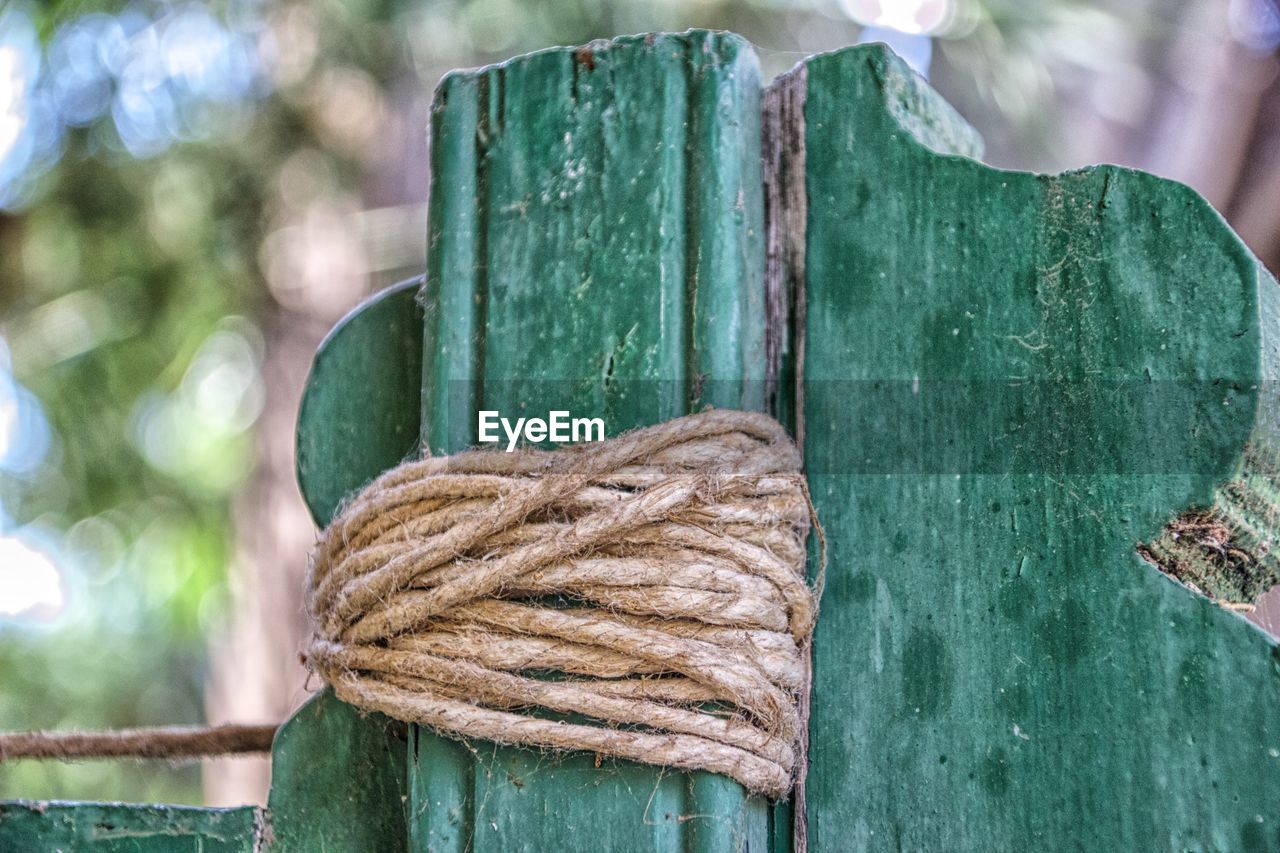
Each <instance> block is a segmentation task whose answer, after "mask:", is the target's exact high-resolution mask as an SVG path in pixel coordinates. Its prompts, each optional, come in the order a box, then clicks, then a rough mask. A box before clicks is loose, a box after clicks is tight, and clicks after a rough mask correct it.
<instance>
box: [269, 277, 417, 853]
mask: <svg viewBox="0 0 1280 853" xmlns="http://www.w3.org/2000/svg"><path fill="white" fill-rule="evenodd" d="M420 285H421V279H420V278H419V279H415V280H412V281H407V282H402V283H401V284H397V285H394V286H392V287H390V288H387V289H386V290H384V291H382V292H381V293H378V294H376V295H375V296H373V297H371V298H370V299H368V300H367V301H366V302H364V303H363V304H361V305H360V306H358V307H357V308H356V309H355V310H353V311H352V312H351V313H350V314H348V315H347V317H345V318H344V319H343V320H341V321H340V322H339V323H338V324H337V325H336V326H335V327H334V329H333V330H332V331H331V332H330V333H329V335H328V336H327V337H326V338H325V340H324V342H323V343H322V344H321V345H320V348H319V350H318V351H317V353H316V357H315V360H314V362H313V364H312V367H311V373H310V375H309V376H308V379H307V387H306V390H305V391H304V393H303V397H302V404H301V407H300V411H299V415H298V483H299V485H300V487H301V489H302V493H303V497H304V498H305V499H306V501H307V505H308V507H309V508H310V510H311V514H312V517H313V518H314V519H315V521H316V525H317V526H319V527H323V526H325V525H326V524H328V523H329V520H330V519H331V518H332V517H333V515H334V514H335V513H336V512H337V509H338V506H339V504H340V502H341V501H342V499H343V498H344V497H346V496H347V495H349V494H351V493H352V492H354V491H356V490H358V489H359V488H360V487H361V486H363V485H364V484H365V483H366V482H368V481H369V480H370V479H372V478H373V477H374V476H376V475H377V474H379V473H381V472H382V471H384V470H386V469H387V468H390V467H392V466H394V465H396V464H398V463H399V462H400V461H402V460H403V459H404V458H405V457H407V456H410V455H412V454H413V453H414V452H415V451H416V448H417V444H418V422H419V421H418V419H419V415H418V410H419V393H420V388H421V377H422V363H421V341H422V310H421V307H420V306H419V305H418V303H417V299H416V297H417V294H418V290H419V287H420ZM404 728H405V727H404V726H403V725H402V724H397V723H394V722H392V721H390V720H388V719H387V718H386V717H383V716H382V715H380V714H364V713H361V712H360V711H358V710H357V709H355V708H352V707H351V706H349V705H346V704H344V703H343V702H340V701H338V700H337V699H336V698H334V696H333V694H332V692H331V691H329V690H325V691H323V692H322V693H320V694H318V695H316V696H314V697H312V698H311V699H310V700H309V701H308V702H307V704H306V705H304V706H303V707H302V708H301V709H299V710H298V711H297V712H296V713H295V714H294V715H293V716H292V717H291V718H290V719H289V721H288V722H287V723H286V724H285V725H284V727H283V728H281V730H280V732H279V733H278V734H277V735H276V742H275V745H274V747H273V750H272V782H271V793H270V797H269V800H268V808H269V811H268V821H267V827H268V828H267V829H266V831H264V833H263V848H264V849H270V850H276V851H281V853H286V851H299V852H300V853H304V851H311V850H320V849H328V850H387V851H396V850H403V849H405V844H406V839H407V829H406V823H405V816H404V814H405V813H404V799H403V798H404V796H405V765H404V754H405V732H404Z"/></svg>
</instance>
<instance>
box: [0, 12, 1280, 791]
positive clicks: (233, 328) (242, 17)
mask: <svg viewBox="0 0 1280 853" xmlns="http://www.w3.org/2000/svg"><path fill="white" fill-rule="evenodd" d="M1277 2H1280V0H1161V2H1155V0H1111V2H1073V0H631V2H621V1H620V0H619V2H610V0H445V2H437V0H316V2H306V3H304V2H283V0H208V2H202V0H188V1H187V2H134V3H115V2H103V1H102V0H61V2H57V1H55V2H49V0H45V2H42V3H39V4H36V3H34V2H32V3H24V2H22V0H16V2H15V0H0V728H2V729H29V728H59V729H69V728H100V727H109V726H128V725H146V724H174V723H197V722H202V721H206V720H207V721H209V722H224V721H237V722H269V721H277V720H281V719H283V718H284V717H285V716H286V715H287V714H288V713H289V712H290V710H291V709H292V708H294V707H295V706H296V705H297V704H298V703H299V702H301V701H303V700H304V699H305V698H306V697H307V696H308V695H309V692H308V685H306V684H305V674H304V672H303V670H302V668H301V667H300V665H299V663H298V658H297V649H298V647H299V637H300V636H301V632H302V616H301V612H300V610H299V605H298V601H299V595H298V591H299V589H300V588H301V578H302V574H303V572H304V570H305V563H306V555H307V552H308V550H309V548H310V546H311V545H312V543H313V542H314V537H315V534H314V530H313V528H312V525H311V522H310V520H309V518H308V516H307V514H306V511H305V510H304V508H303V504H302V501H301V498H300V497H299V495H298V492H297V488H296V486H295V484H294V476H293V456H292V452H293V425H294V419H295V416H296V412H297V404H298V399H299V395H300V393H301V388H302V383H303V380H304V377H305V375H306V371H307V369H308V365H309V360H310V357H311V354H312V352H313V351H314V349H315V346H316V344H317V343H318V342H319V340H320V338H321V337H322V336H323V335H324V333H325V332H326V331H327V330H328V328H329V327H330V326H331V325H332V323H333V322H334V321H335V320H336V319H338V317H340V316H341V315H342V314H343V313H344V312H345V311H347V310H348V309H349V308H351V307H352V306H353V305H354V304H355V303H356V302H357V301H358V300H359V299H360V298H361V297H363V296H365V295H366V294H368V293H370V292H372V291H374V290H376V289H378V288H381V287H383V286H385V285H387V284H389V283H391V282H393V281H396V280H398V279H401V278H406V277H408V276H410V275H413V274H416V273H417V272H419V271H420V270H421V269H422V267H423V264H424V252H425V233H426V215H425V202H426V197H427V191H428V186H427V184H428V166H427V164H428V160H427V145H428V140H427V134H426V127H427V110H428V105H429V101H430V97H431V91H432V88H433V86H434V85H435V83H436V81H437V80H438V79H439V77H440V75H441V74H443V73H444V72H446V71H448V70H449V69H451V68H455V67H463V66H474V65H479V64H482V63H487V62H491V61H497V60H501V59H505V58H507V57H509V56H511V55H513V54H516V53H520V52H524V51H528V50H533V49H536V48H541V47H547V46H550V45H555V44H572V43H578V42H584V41H588V40H590V39H593V38H600V37H608V36H612V35H617V34H622V33H631V32H642V31H652V30H682V29H685V28H688V27H713V28H720V29H731V30H734V31H736V32H738V33H741V34H742V35H744V36H745V37H747V38H748V39H749V40H751V41H752V42H753V43H755V44H756V45H757V46H758V52H759V53H760V56H761V59H762V62H763V64H764V71H765V74H766V77H771V76H772V75H774V74H777V73H779V72H781V71H784V70H786V69H787V68H788V67H790V66H791V65H793V64H795V63H796V62H797V61H799V60H800V59H801V58H802V57H803V56H805V55H806V54H809V53H813V52H818V51H824V50H830V49H832V48H836V47H841V46H843V45H847V44H851V43H854V42H857V41H888V42H890V43H891V44H892V45H893V46H894V47H895V48H897V49H898V51H899V52H900V53H901V54H903V55H904V56H905V57H907V58H908V59H909V61H910V62H911V63H912V64H913V65H914V66H915V67H916V68H917V69H918V70H919V71H920V72H921V73H924V74H926V75H928V76H929V78H930V79H931V81H932V82H933V84H934V85H935V86H936V87H937V88H939V89H940V90H941V91H942V92H943V93H944V94H945V95H946V96H947V97H948V98H949V99H950V100H951V101H952V103H954V104H955V105H956V106H957V107H958V108H959V110H960V111H961V113H963V114H964V115H965V116H966V117H967V118H968V119H969V120H970V121H971V122H972V123H973V124H974V125H976V126H977V127H978V129H979V130H980V131H981V132H982V133H983V135H984V136H985V137H986V140H987V145H988V155H987V159H988V160H989V161H990V162H992V163H994V164H996V165H1000V166H1007V167H1015V168H1026V169H1034V170H1038V171H1058V170H1061V169H1065V168H1072V167H1076V166H1080V165H1084V164H1088V163H1093V162H1097V161H1112V162H1118V163H1122V164H1127V165H1133V166H1137V167H1141V168H1143V169H1147V170H1150V171H1153V172H1156V173H1158V174H1161V175H1165V176H1168V177H1172V178H1176V179H1179V180H1182V181H1185V182H1187V183H1189V184H1191V185H1192V186H1193V187H1195V188H1196V189H1198V190H1199V191H1200V192H1201V193H1203V194H1204V195H1205V196H1206V197H1207V198H1208V199H1209V200H1210V201H1211V202H1212V203H1213V204H1214V205H1215V206H1216V207H1217V208H1218V209H1219V210H1220V211H1222V213H1223V215H1224V216H1226V217H1227V219H1228V220H1230V221H1231V223H1232V224H1233V225H1234V226H1235V228H1236V229H1237V230H1238V231H1239V232H1240V233H1241V235H1242V236H1243V237H1244V239H1245V240H1246V241H1247V242H1248V243H1249V244H1250V246H1251V247H1252V248H1253V250H1254V251H1255V252H1256V253H1257V254H1258V255H1259V256H1260V257H1261V258H1262V259H1263V261H1264V262H1266V263H1267V264H1268V266H1269V267H1270V268H1271V269H1272V270H1276V269H1277V268H1280V81H1277V57H1276V50H1277V44H1278V43H1280V8H1278V6H1277ZM1273 613H1274V615H1275V617H1276V621H1275V622H1274V623H1272V622H1270V621H1269V619H1270V618H1271V615H1272V614H1273ZM1252 618H1254V619H1255V620H1257V621H1259V622H1261V623H1262V624H1263V625H1264V626H1265V627H1268V629H1269V630H1272V632H1273V633H1275V631H1276V626H1277V625H1280V607H1275V606H1272V607H1266V606H1264V607H1263V608H1260V609H1259V611H1257V612H1255V614H1254V615H1253V617H1252ZM268 778H269V767H268V763H267V761H266V760H265V759H257V758H250V759H234V760H222V761H216V762H209V763H207V764H206V765H205V766H204V767H203V768H202V767H199V766H194V767H185V768H183V767H170V766H168V765H164V764H132V763H129V762H91V763H84V764H76V765H62V764H56V763H38V762H17V763H12V764H4V765H0V798H11V797H40V798H52V797H58V798H75V799H120V800H142V801H168V802H189V803H202V802H208V803H212V804H227V803H242V802H261V801H262V800H263V798H264V797H265V792H266V787H267V783H268Z"/></svg>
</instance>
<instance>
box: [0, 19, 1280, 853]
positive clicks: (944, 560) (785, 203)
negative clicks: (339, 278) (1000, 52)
mask: <svg viewBox="0 0 1280 853" xmlns="http://www.w3.org/2000/svg"><path fill="white" fill-rule="evenodd" d="M432 140H433V145H432V191H431V208H430V223H431V224H430V233H429V235H428V258H429V260H428V269H427V274H426V278H425V280H424V281H422V282H410V283H406V284H405V285H401V286H398V287H396V288H392V289H391V290H389V291H386V292H384V293H382V294H379V295H378V296H377V297H375V298H374V299H372V300H370V301H369V302H368V303H366V304H365V305H363V306H361V307H360V308H359V309H357V310H356V311H355V312H354V313H353V314H352V315H350V316H349V317H348V318H347V319H345V320H344V321H343V322H342V323H341V324H340V325H339V326H338V327H337V328H336V329H335V330H334V332H333V333H332V334H331V335H330V337H329V338H328V339H327V340H326V342H325V344H324V345H323V346H322V348H321V350H320V352H319V353H318V354H317V356H316V360H315V364H314V366H313V369H312V375H311V380H310V383H309V385H308V389H307V393H306V396H305V398H304V400H303V404H302V410H301V414H300V418H299V424H298V469H299V470H298V474H299V482H300V483H301V486H302V490H303V493H304V495H305V497H306V499H307V501H308V504H309V505H310V507H311V510H312V513H313V515H314V516H315V519H316V522H317V524H319V525H323V524H325V523H326V522H327V521H328V520H329V518H330V517H331V516H332V515H333V513H334V511H335V509H336V507H337V505H338V503H339V502H340V501H341V499H342V498H343V497H344V496H345V495H347V494H349V493H350V492H352V491H353V490H354V489H356V488H358V487H359V486H361V485H362V484H364V483H365V482H367V481H368V480H369V479H370V478H371V477H373V476H374V475H375V474H377V473H379V472H380V471H382V470H384V469H386V468H388V467H390V466H392V465H394V464H396V463H397V462H399V461H400V460H401V459H403V458H405V457H406V456H408V455H410V454H412V453H414V452H417V450H418V449H419V447H420V446H426V447H428V448H430V449H431V450H432V451H434V452H451V451H454V450H457V449H460V448H462V447H466V446H468V445H470V444H472V443H474V441H475V434H474V430H475V413H476V411H477V409H480V408H490V409H500V410H504V411H520V410H521V407H526V408H529V409H532V410H534V411H537V412H542V411H546V410H548V409H550V408H566V409H570V410H572V411H574V412H575V413H589V414H591V415H593V416H595V415H602V416H603V417H604V418H605V420H606V423H607V424H608V428H609V431H610V433H611V434H613V433H617V432H619V431H622V430H624V429H627V428H630V427H634V426H638V425H642V424H646V423H652V422H655V421H659V420H663V419H666V418H669V417H672V416H675V415H679V414H682V413H685V412H689V411H694V410H697V409H700V408H701V407H703V406H705V405H716V406H726V407H734V408H747V409H757V410H766V411H771V412H773V413H774V414H776V415H777V416H778V417H780V418H781V419H782V420H783V421H784V423H787V424H788V425H790V426H792V427H793V428H794V429H795V431H796V432H797V434H798V437H801V438H802V441H803V448H804V451H805V458H806V464H807V467H808V473H809V479H810V483H811V487H812V490H813V494H814V500H815V503H816V504H817V509H818V513H819V515H820V517H821V519H822V521H823V523H824V525H825V527H826V530H827V538H828V541H829V543H830V563H829V567H828V572H827V579H828V580H827V591H826V596H825V598H824V601H823V609H822V617H821V619H820V622H819V626H818V631H817V636H816V641H815V683H814V699H813V717H812V722H811V727H810V732H811V742H812V747H811V760H812V768H811V770H810V774H809V781H808V837H809V844H810V846H811V848H812V849H815V850H831V851H835V850H901V849H913V850H914V849H921V850H1024V849H1047V850H1171V851H1172V850H1204V851H1208V850H1249V851H1254V850H1280V664H1278V663H1277V661H1278V660H1280V657H1278V656H1277V654H1276V651H1275V649H1276V646H1275V644H1274V643H1273V641H1272V640H1271V639H1270V638H1268V637H1267V636H1266V635H1264V634H1263V633H1262V632H1260V631H1258V630H1257V629H1256V628H1254V627H1253V626H1252V625H1250V624H1248V623H1247V622H1245V621H1244V620H1243V619H1242V618H1240V616H1239V615H1238V614H1236V613H1233V612H1231V611H1230V610H1229V609H1227V608H1224V607H1223V606H1221V605H1220V604H1219V603H1217V602H1215V601H1213V600H1211V599H1210V598H1207V597H1205V596H1203V595H1199V594H1197V593H1196V592H1194V591H1192V590H1191V589H1189V588H1187V587H1186V586H1184V585H1182V584H1180V583H1178V582H1176V581H1174V580H1172V579H1170V578H1168V577H1166V576H1164V575H1162V574H1161V573H1160V572H1158V571H1157V570H1156V569H1155V568H1154V567H1153V566H1151V565H1149V564H1148V563H1147V562H1145V561H1144V560H1143V559H1142V557H1141V556H1140V554H1139V547H1138V546H1139V544H1140V543H1148V544H1150V543H1153V542H1156V541H1157V540H1158V539H1159V537H1160V536H1161V530H1162V528H1163V527H1164V526H1165V525H1166V524H1167V523H1168V522H1170V521H1172V520H1174V519H1175V518H1178V517H1179V515H1180V514H1181V513H1183V512H1184V511H1186V510H1187V509H1188V508H1192V507H1200V508H1204V509H1206V510H1208V508H1210V507H1217V510H1216V512H1217V513H1218V514H1217V516H1215V517H1220V518H1223V519H1226V521H1228V522H1229V523H1230V529H1231V530H1233V531H1235V532H1236V533H1237V534H1238V541H1236V540H1232V541H1231V542H1225V543H1220V544H1221V545H1222V546H1223V549H1224V551H1223V553H1227V549H1228V548H1234V549H1235V550H1234V551H1232V552H1231V553H1232V554H1235V555H1237V556H1236V558H1233V560H1232V561H1228V562H1223V561H1222V560H1218V559H1217V558H1216V557H1215V556H1214V555H1213V554H1207V555H1206V556H1205V557H1204V560H1203V561H1201V562H1202V563H1203V566H1205V567H1208V571H1209V572H1210V573H1211V574H1213V573H1215V572H1217V573H1221V572H1225V571H1227V570H1228V569H1229V570H1230V571H1231V572H1235V573H1237V574H1239V573H1241V572H1243V573H1244V574H1245V575H1247V576H1248V577H1252V578H1255V579H1256V578H1262V579H1267V578H1272V577H1274V576H1275V575H1274V566H1273V565H1272V560H1271V557H1270V555H1269V552H1268V547H1269V542H1270V537H1271V532H1270V531H1271V530H1272V529H1274V521H1275V519H1274V513H1273V512H1272V509H1271V507H1272V506H1273V504H1274V501H1273V500H1272V498H1273V496H1274V495H1276V494H1277V491H1276V487H1275V485H1274V483H1275V480H1274V477H1273V473H1272V472H1273V471H1276V470H1277V469H1276V468H1274V467H1273V466H1271V465H1270V463H1269V461H1268V460H1270V459H1272V458H1273V456H1272V454H1271V452H1270V446H1271V442H1272V441H1274V433H1273V431H1272V430H1273V420H1274V413H1275V412H1276V411H1277V410H1278V409H1277V407H1276V400H1275V394H1274V391H1275V389H1274V383H1273V382H1272V380H1273V379H1275V378H1276V377H1275V376H1274V375H1273V374H1274V373H1275V370H1276V363H1277V361H1276V360H1277V357H1280V353H1277V350H1276V345H1277V342H1276V341H1277V332H1280V328H1278V327H1277V325H1276V324H1277V319H1278V318H1277V315H1276V310H1275V304H1276V298H1277V294H1276V292H1275V291H1276V284H1275V282H1274V281H1273V280H1272V279H1271V278H1270V276H1269V275H1268V274H1267V273H1266V272H1265V271H1263V270H1262V269H1261V268H1260V267H1259V266H1258V264H1257V263H1256V261H1255V260H1254V259H1253V257H1252V256H1251V255H1250V254H1249V253H1248V251H1247V250H1246V249H1245V248H1244V247H1243V246H1242V245H1241V244H1240V242H1239V241H1238V239H1237V238H1236V237H1235V236H1234V235H1233V234H1232V233H1231V232H1230V230H1229V229H1228V228H1227V227H1226V226H1225V225H1224V224H1223V223H1222V221H1221V219H1220V218H1219V217H1218V216H1217V215H1216V214H1215V213H1214V212H1213V211H1212V210H1211V209H1210V208H1209V207H1208V205H1207V204H1206V203H1205V202H1204V201H1203V200H1202V199H1200V198H1199V197H1198V196H1196V195H1195V194H1194V193H1193V192H1191V191H1190V190H1188V189H1186V188H1185V187H1182V186H1180V185H1177V184H1173V183H1170V182H1167V181H1162V180H1159V179H1156V178H1153V177H1150V176H1147V175H1143V174H1141V173H1137V172H1133V171H1129V170H1125V169H1119V168H1115V167H1096V168H1091V169H1086V170H1082V171H1079V172H1073V173H1068V174H1064V175H1058V176H1038V175H1031V174H1023V173H1014V172H1005V171H999V170H995V169H991V168H989V167H986V166H984V165H982V164H981V163H980V162H979V161H978V160H977V159H975V158H976V157H978V156H979V155H980V149H981V143H980V141H979V139H978V137H977V135H976V134H975V133H974V132H973V131H972V129H970V128H969V127H968V126H967V125H965V124H964V122H963V121H962V120H961V119H960V118H959V117H958V116H956V114H955V113H954V112H953V111H952V110H951V109H950V108H949V107H948V106H947V105H946V104H945V103H944V102H943V101H942V100H941V99H940V98H939V97H938V96H937V95H936V94H935V93H934V92H932V91H931V90H930V89H929V88H928V87H927V85H926V84H925V83H924V82H923V81H921V80H920V79H919V78H918V77H916V76H915V75H914V74H912V73H911V72H910V71H909V70H908V69H907V68H906V67H905V66H904V65H903V64H902V62H901V61H900V60H898V59H897V58H896V57H895V56H893V55H892V54H891V53H890V52H889V51H887V50H886V49H884V48H883V47H880V46H867V47H859V48H851V49H848V50H843V51H838V52H835V53H832V54H827V55H823V56H819V57H815V58H812V59H810V60H808V61H807V62H805V63H803V64H802V65H800V66H798V67H797V68H796V69H795V70H794V71H792V72H791V73H789V74H788V75H785V76H784V77H782V78H779V79H778V80H777V81H775V82H773V83H772V84H771V85H769V86H767V87H764V86H762V82H761V80H760V77H759V72H758V70H757V65H756V61H755V58H754V55H753V53H752V50H751V48H750V46H749V45H747V44H746V43H745V42H743V41H742V40H741V39H739V38H737V37H735V36H732V35H728V34H721V33H709V32H690V33H686V34H682V35H657V36H643V37H632V38H624V39H618V40H615V41H612V42H608V43H598V44H591V45H588V46H585V47H580V48H564V49H555V50H550V51H545V52H542V53H538V54H533V55H530V56H526V57H521V58H518V59H514V60H512V61H511V62H508V63H505V64H503V65H500V66H495V67H491V68H485V69H481V70H478V71H468V72H460V73H455V74H452V75H450V76H449V77H447V78H446V79H445V80H444V82H443V83H442V84H441V86H440V88H439V89H438V91H437V93H436V98H435V104H434V107H433V111H432ZM1165 541H1166V543H1167V542H1168V541H1170V540H1167V539H1166V540H1165ZM1200 541H1201V540H1194V541H1192V540H1187V541H1182V544H1181V545H1180V546H1179V547H1183V548H1184V550H1187V549H1190V550H1187V553H1189V554H1191V556H1192V557H1194V556H1195V554H1194V553H1193V552H1195V549H1196V547H1197V545H1196V543H1198V542H1200ZM1188 542H1190V544H1188ZM1240 555H1243V556H1240ZM1192 562H1195V560H1194V559H1193V560H1192ZM1201 586H1202V588H1204V585H1203V584H1202V585H1201ZM792 823H793V817H792V814H791V809H790V805H789V804H788V803H779V804H770V803H768V802H766V801H764V800H762V799H761V798H759V797H752V796H748V795H747V794H746V793H745V792H744V791H743V790H742V789H741V788H740V787H739V786H738V785H737V784H736V783H733V782H731V781H729V780H727V779H725V778H721V777H718V776H715V775H713V774H709V773H684V772H675V771H664V770H661V769H659V768H654V767H648V766H641V765H635V764H629V763H626V762H620V761H604V762H602V763H601V762H597V761H596V760H595V758H594V756H589V755H585V756H584V755H567V756H555V755H550V754H545V753H540V752H536V751H532V750H525V749H516V748H508V747H497V746H494V745H492V744H484V743H479V742H467V743H462V742H458V741H454V740H450V739H446V738H442V737H439V736H436V735H434V734H432V733H431V732H429V731H426V730H422V729H418V728H416V727H413V726H404V725H402V724H399V723H395V722H393V721H390V720H387V719H385V718H382V717H379V716H378V715H364V714H361V713H359V712H358V711H356V710H355V709H352V708H350V707H348V706H345V705H343V704H342V703H340V702H338V701H337V700H335V699H333V698H332V696H331V695H329V694H327V693H322V694H320V695H318V696H316V697H314V698H313V699H312V700H311V701H310V702H309V703H308V704H307V705H306V706H305V707H304V708H303V709H302V710H300V711H299V712H298V713H297V714H296V715H295V716H294V718H293V719H291V720H290V721H289V722H288V723H287V725H286V726H285V727H284V728H283V729H282V730H281V732H280V734H279V735H278V736H277V739H276V744H275V748H274V754H273V783H272V790H271V795H270V801H269V804H268V806H267V808H266V809H254V808H242V809H227V810H217V809H190V808H177V807H166V806H127V805H112V804H105V805H104V804H47V803H7V804H2V805H0V849H3V850H9V849H13V850H55V849H93V850H121V851H123V850H130V851H147V850H203V851H211V850H218V851H222V850H228V851H231V850H237V851H239V850H243V851H260V850H279V851H318V850H328V851H337V850H353V851H361V850H391V851H395V850H402V849H403V850H409V849H412V850H424V851H425V850H448V851H454V850H456V851H462V850H475V851H483V850H493V851H509V850H535V851H537V850H636V851H642V850H670V849H682V850H697V851H712V850H715V851H725V850H743V851H745V850H756V851H760V850H773V851H785V850H788V849H790V848H791V838H792Z"/></svg>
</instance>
